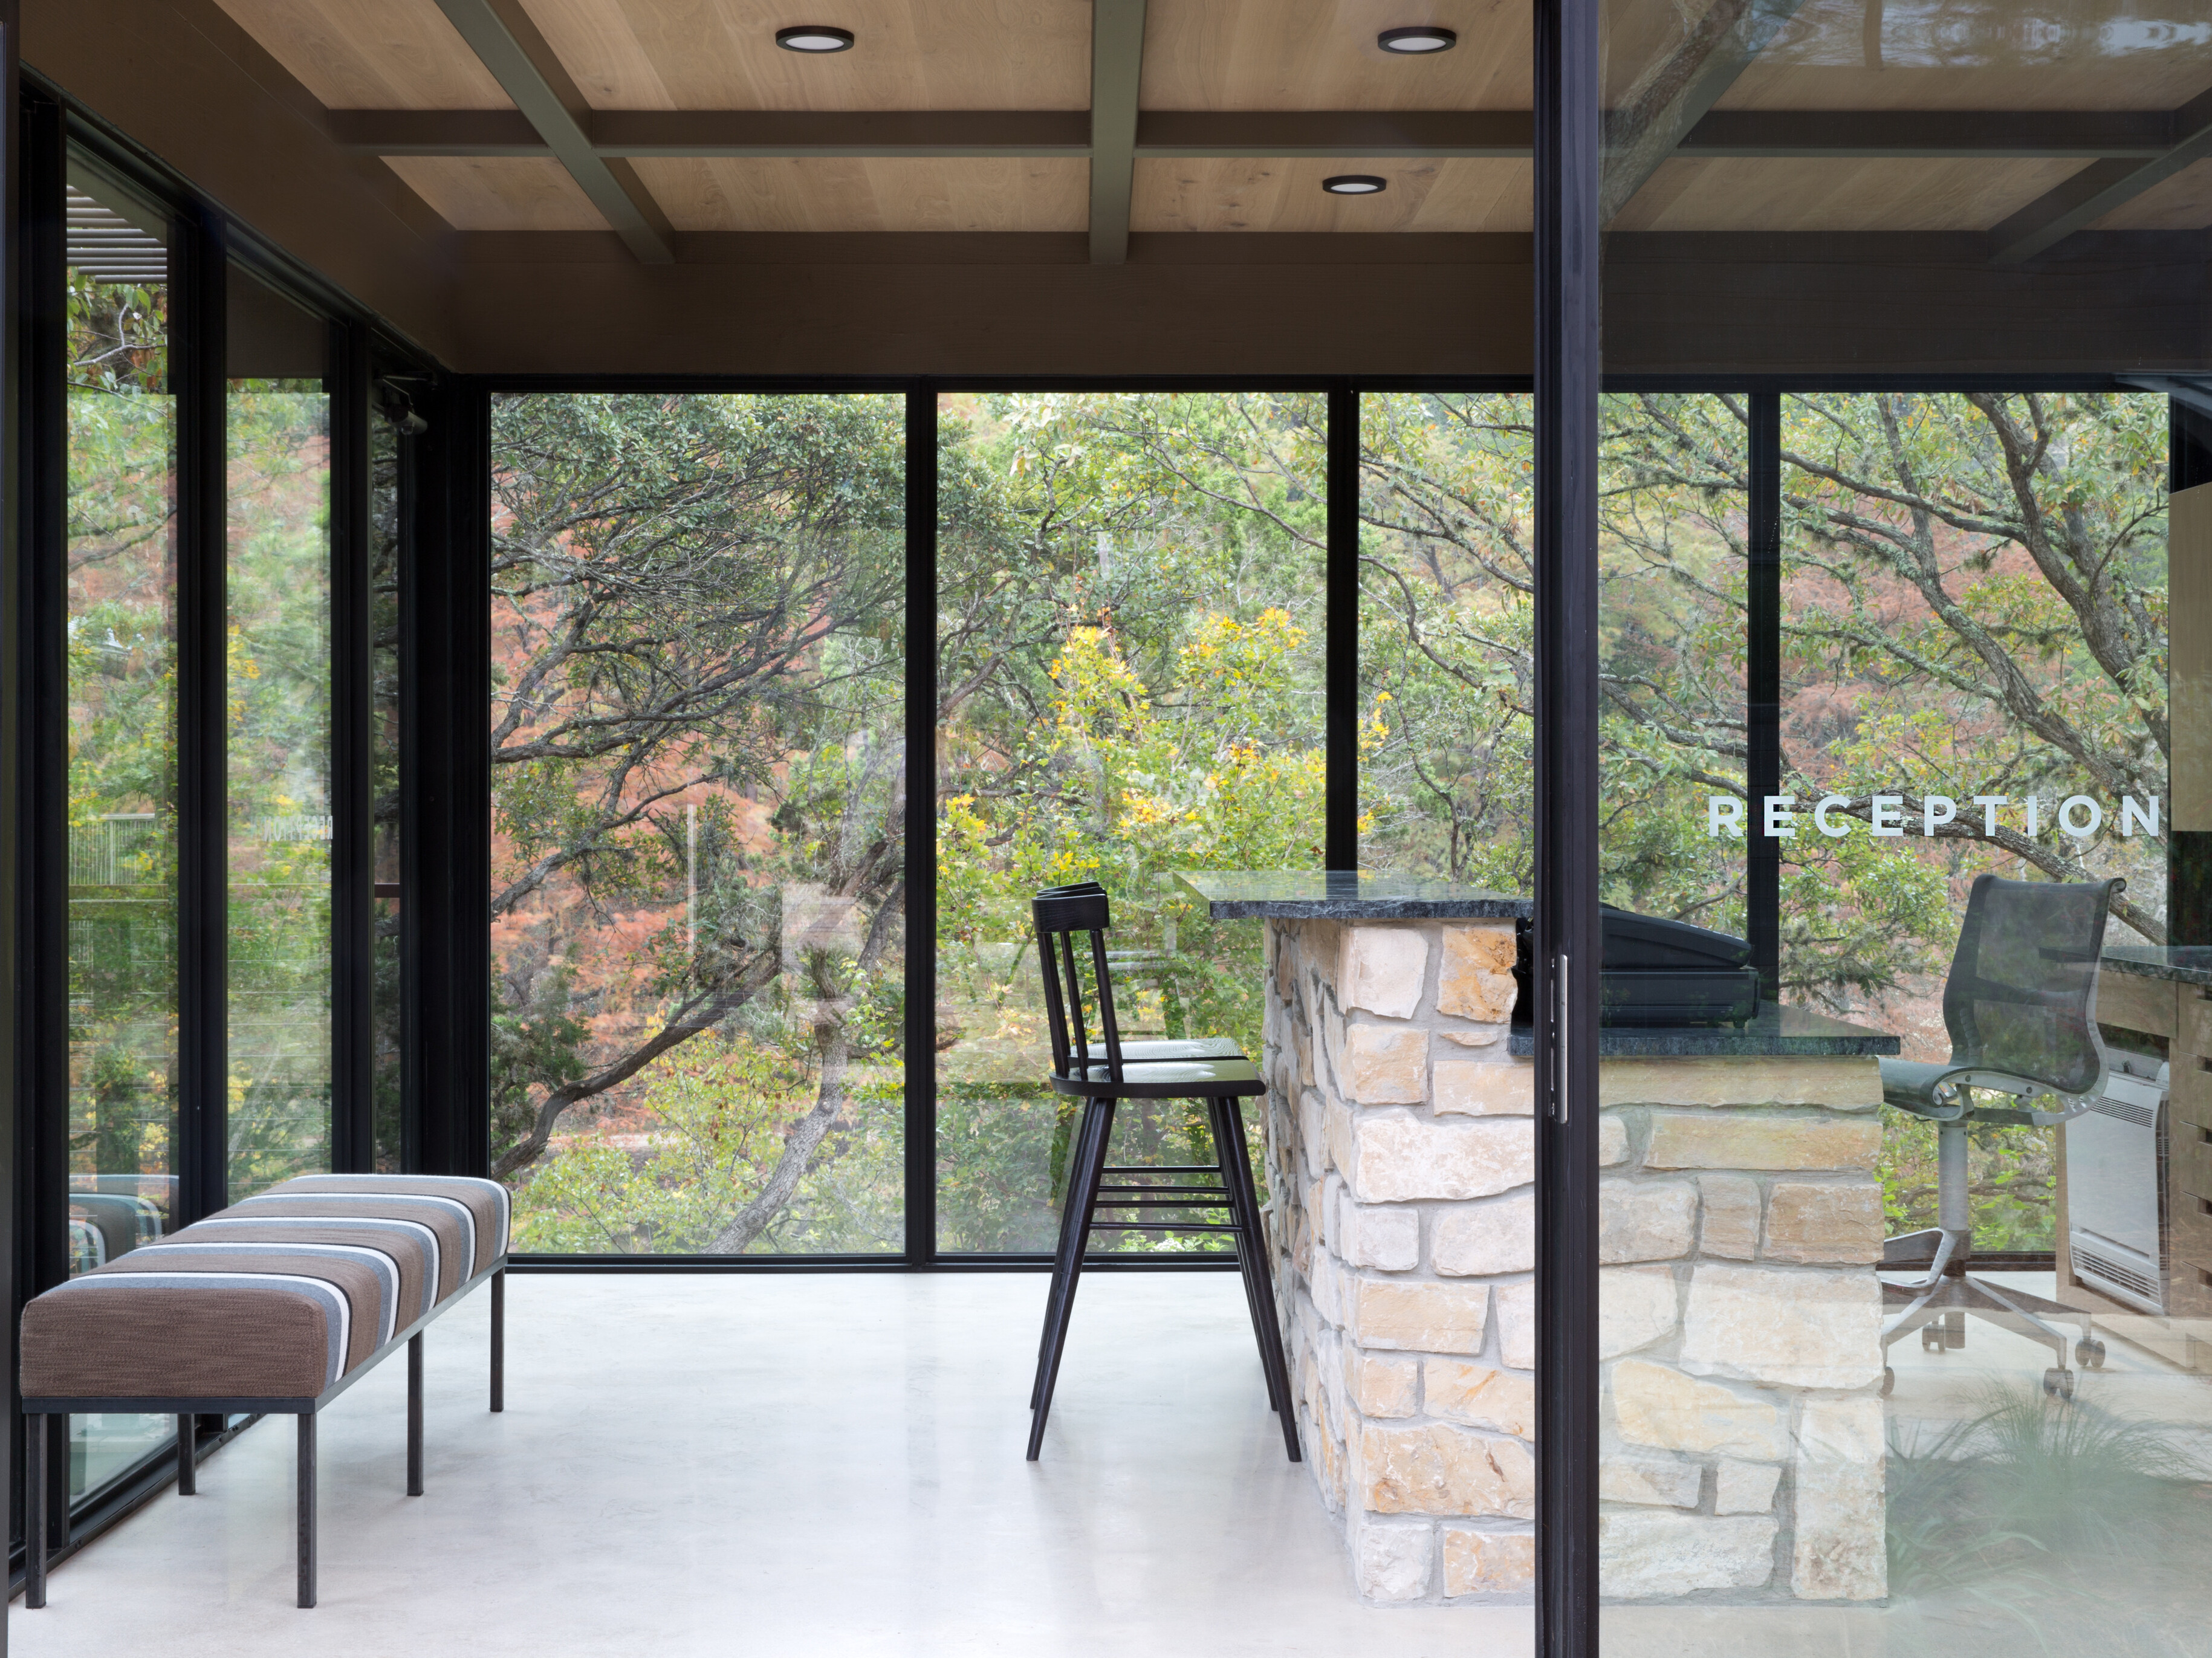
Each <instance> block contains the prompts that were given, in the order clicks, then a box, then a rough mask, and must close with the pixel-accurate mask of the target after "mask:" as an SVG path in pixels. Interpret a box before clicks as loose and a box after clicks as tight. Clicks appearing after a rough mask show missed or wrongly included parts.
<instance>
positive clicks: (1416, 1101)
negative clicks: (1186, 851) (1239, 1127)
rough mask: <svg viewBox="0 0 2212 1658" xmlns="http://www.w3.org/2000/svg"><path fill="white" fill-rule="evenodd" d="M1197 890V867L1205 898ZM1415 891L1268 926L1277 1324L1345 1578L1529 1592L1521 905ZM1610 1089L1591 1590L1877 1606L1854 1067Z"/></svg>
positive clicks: (1379, 1584)
mask: <svg viewBox="0 0 2212 1658" xmlns="http://www.w3.org/2000/svg"><path fill="white" fill-rule="evenodd" d="M1201 879H1203V881H1204V883H1205V884H1201ZM1214 879H1216V878H1190V883H1189V884H1191V885H1192V886H1193V887H1194V889H1195V890H1198V891H1200V894H1201V896H1212V895H1211V894H1210V893H1208V891H1207V886H1208V885H1210V884H1212V882H1213V880H1214ZM1309 879H1313V878H1309ZM1215 890H1219V889H1218V887H1216V888H1215ZM1477 896H1479V897H1480V899H1481V900H1482V901H1484V902H1485V904H1486V906H1488V905H1490V904H1491V902H1492V901H1495V900H1496V899H1497V895H1477ZM1427 902H1428V903H1429V904H1431V906H1435V907H1441V908H1444V910H1445V913H1442V914H1439V913H1437V908H1431V909H1430V910H1429V911H1428V913H1426V914H1420V913H1417V914H1413V915H1409V916H1402V917H1401V916H1400V915H1390V916H1389V917H1388V918H1387V919H1371V918H1364V917H1362V916H1360V915H1359V914H1358V913H1357V912H1356V911H1352V912H1350V913H1347V911H1346V908H1344V907H1343V906H1342V905H1341V904H1338V905H1336V906H1334V907H1333V908H1332V910H1331V912H1330V913H1328V914H1318V915H1313V914H1298V913H1297V911H1296V906H1295V905H1294V904H1292V903H1291V902H1289V901H1287V900H1285V901H1283V902H1280V903H1279V904H1277V905H1273V906H1270V907H1268V908H1264V909H1261V910H1260V911H1259V912H1257V913H1259V914H1261V915H1262V916H1263V918H1264V919H1265V920H1266V921H1267V932H1266V971H1267V988H1268V994H1267V1011H1266V1023H1265V1051H1264V1054H1263V1056H1262V1057H1261V1064H1262V1066H1263V1069H1264V1071H1265V1073H1266V1075H1267V1079H1268V1084H1269V1095H1268V1102H1267V1107H1268V1108H1267V1123H1266V1140H1265V1145H1266V1157H1267V1183H1268V1191H1269V1199H1268V1210H1267V1217H1268V1224H1269V1229H1270V1237H1271V1242H1272V1243H1273V1248H1274V1250H1275V1254H1276V1266H1275V1270H1276V1284H1277V1291H1278V1298H1279V1312H1280V1315H1281V1316H1282V1318H1283V1321H1284V1326H1285V1347H1286V1349H1287V1351H1288V1353H1289V1356H1290V1363H1291V1380H1292V1391H1293V1394H1294V1396H1295V1398H1296V1401H1297V1410H1298V1412H1299V1423H1300V1432H1301V1435H1302V1436H1303V1438H1304V1444H1305V1446H1306V1449H1307V1466H1308V1467H1310V1469H1311V1470H1312V1471H1313V1474H1314V1477H1315V1479H1316V1482H1317V1483H1318V1485H1319V1487H1320V1493H1321V1497H1322V1501H1323V1502H1324V1503H1326V1504H1327V1505H1328V1509H1329V1511H1330V1513H1331V1515H1333V1516H1334V1517H1335V1518H1336V1519H1337V1521H1339V1522H1340V1524H1341V1526H1342V1528H1343V1534H1344V1536H1345V1539H1346V1544H1347V1546H1348V1547H1349V1549H1350V1552H1351V1558H1352V1571H1353V1576H1354V1580H1355V1582H1356V1583H1357V1586H1358V1591H1359V1593H1360V1594H1362V1595H1363V1596H1364V1597H1365V1598H1366V1599H1368V1600H1371V1601H1375V1602H1378V1603H1387V1604H1394V1605H1404V1604H1413V1603H1420V1602H1444V1603H1448V1604H1454V1605H1481V1604H1494V1603H1497V1602H1499V1601H1514V1600H1528V1598H1529V1596H1530V1592H1531V1588H1532V1582H1533V1571H1534V1533H1533V1529H1532V1523H1531V1522H1532V1520H1533V1517H1534V1502H1535V1467H1534V1380H1535V1378H1534V1364H1535V1356H1536V1350H1535V1309H1534V1281H1533V1276H1534V1266H1535V1251H1534V1217H1535V1188H1534V1174H1535V1170H1534V1073H1533V1067H1532V1066H1531V1065H1530V1064H1529V1063H1528V1061H1527V1060H1524V1059H1521V1058H1518V1057H1516V1055H1515V1054H1513V1053H1512V1051H1511V1050H1512V1048H1513V1046H1514V1043H1513V1042H1512V1040H1511V1037H1512V1031H1511V1029H1510V1023H1509V1022H1510V1017H1511V1014H1512V1008H1513V1001H1514V982H1513V978H1512V966H1513V959H1514V922H1513V916H1514V914H1515V913H1516V912H1515V911H1513V910H1511V909H1504V910H1503V911H1501V910H1500V909H1498V908H1488V909H1487V913H1483V912H1481V911H1478V912H1477V913H1475V914H1461V915H1454V914H1449V907H1448V905H1447V904H1446V902H1445V900H1444V899H1443V898H1442V897H1440V896H1437V894H1436V893H1434V892H1431V894H1429V895H1427ZM1502 902H1509V903H1510V902H1513V901H1502ZM1522 913H1525V909H1524V910H1523V911H1522ZM1828 1023H1830V1024H1832V1023H1833V1022H1828ZM1837 1029H1840V1030H1845V1031H1850V1030H1851V1028H1850V1027H1838V1028H1837ZM1822 1034H1824V1035H1828V1036H1833V1035H1834V1034H1835V1033H1834V1032H1833V1031H1827V1032H1824V1033H1822ZM1852 1035H1855V1036H1856V1037H1857V1038H1859V1039H1862V1041H1863V1043H1864V1044H1865V1045H1866V1046H1870V1047H1872V1048H1875V1050H1877V1051H1878V1050H1879V1049H1880V1048H1882V1047H1884V1046H1887V1045H1888V1043H1887V1041H1886V1039H1882V1038H1880V1037H1879V1036H1877V1035H1875V1033H1871V1032H1866V1031H1852ZM1601 1096H1602V1103H1603V1108H1604V1121H1603V1126H1602V1130H1601V1157H1602V1159H1603V1162H1604V1163H1605V1165H1606V1172H1605V1175H1604V1178H1603V1181H1602V1184H1601V1199H1602V1211H1601V1227H1602V1231H1601V1242H1600V1248H1601V1260H1602V1261H1603V1262H1604V1265H1603V1266H1602V1267H1601V1279H1602V1283H1603V1291H1602V1299H1601V1340H1602V1344H1603V1356H1604V1359H1605V1362H1606V1372H1607V1375H1606V1397H1605V1403H1604V1406H1603V1432H1604V1435H1605V1442H1604V1465H1603V1473H1602V1490H1601V1496H1602V1499H1603V1507H1602V1512H1601V1527H1602V1537H1603V1559H1604V1563H1605V1573H1606V1583H1607V1593H1608V1594H1612V1595H1614V1596H1618V1597H1626V1598H1638V1599H1651V1598H1672V1597H1674V1596H1677V1595H1682V1594H1693V1595H1696V1596H1697V1597H1698V1598H1699V1599H1700V1600H1748V1601H1758V1600H1765V1601H1802V1600H1865V1599H1870V1598H1877V1597H1879V1596H1881V1594H1883V1592H1884V1585H1883V1561H1884V1552H1883V1526H1882V1454H1883V1453H1882V1439H1883V1428H1882V1404H1881V1396H1880V1392H1879V1386H1880V1382H1881V1349H1880V1343H1879V1331H1880V1321H1881V1296H1880V1288H1879V1286H1878V1285H1877V1284H1876V1283H1875V1277H1874V1271H1873V1263H1874V1262H1875V1260H1877V1259H1878V1258H1879V1256H1880V1253H1881V1236H1882V1231H1883V1226H1882V1213H1881V1189H1880V1187H1879V1185H1878V1183H1877V1182H1876V1180H1875V1173H1874V1169H1875V1158H1876V1155H1877V1153H1878V1151H1879V1149H1880V1145H1881V1121H1880V1113H1879V1110H1878V1107H1879V1105H1880V1102H1881V1086H1880V1082H1879V1079H1878V1075H1877V1069H1876V1065H1875V1059H1874V1058H1873V1057H1871V1055H1870V1054H1869V1053H1868V1052H1866V1051H1865V1048H1864V1047H1863V1048H1862V1049H1861V1051H1859V1052H1856V1053H1844V1054H1833V1053H1812V1054H1804V1053H1796V1054H1779V1055H1777V1054H1756V1053H1753V1054H1745V1053H1743V1052H1742V1051H1741V1049H1740V1048H1739V1049H1738V1050H1736V1051H1734V1052H1731V1053H1729V1054H1723V1055H1713V1054H1702V1055H1690V1056H1674V1055H1669V1056H1666V1057H1650V1058H1638V1057H1628V1056H1621V1057H1615V1058H1610V1059H1608V1060H1607V1061H1606V1064H1605V1069H1604V1072H1603V1073H1602V1075H1601Z"/></svg>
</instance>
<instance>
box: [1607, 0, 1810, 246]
mask: <svg viewBox="0 0 2212 1658" xmlns="http://www.w3.org/2000/svg"><path fill="white" fill-rule="evenodd" d="M1802 3H1803V0H1715V3H1714V4H1713V5H1711V7H1709V8H1708V9H1706V11H1705V14H1704V15H1702V16H1700V17H1699V19H1698V21H1696V22H1695V23H1694V24H1692V26H1691V27H1690V32H1689V34H1688V36H1687V37H1686V39H1684V40H1683V42H1682V44H1681V45H1680V46H1678V47H1677V48H1675V50H1674V52H1672V53H1671V54H1670V55H1669V56H1668V57H1667V58H1663V59H1662V60H1661V62H1660V63H1659V64H1658V65H1657V66H1656V68H1655V69H1654V70H1652V71H1651V72H1650V74H1649V75H1648V76H1645V77H1644V79H1643V81H1642V82H1640V83H1639V84H1638V86H1637V88H1635V90H1634V92H1633V93H1632V96H1631V98H1630V100H1629V102H1628V104H1627V105H1626V106H1625V107H1623V108H1621V109H1618V110H1615V111H1613V112H1612V113H1611V114H1610V115H1609V116H1608V117H1607V121H1606V135H1605V143H1606V155H1605V182H1604V184H1603V185H1602V186H1601V188H1600V191H1599V195H1598V222H1599V223H1600V224H1609V223H1611V222H1613V216H1614V215H1615V214H1617V213H1619V212H1620V210H1621V209H1622V208H1624V207H1626V206H1627V205H1628V202H1629V198H1630V197H1632V196H1634V195H1635V194H1636V192H1637V191H1639V190H1641V189H1643V188H1644V184H1645V182H1646V181H1647V180H1648V179H1650V177H1651V175H1652V174H1653V173H1656V172H1657V171H1658V170H1659V169H1660V167H1662V165H1663V164H1664V163H1665V162H1666V161H1667V160H1668V158H1669V157H1670V156H1672V155H1674V153H1675V151H1676V150H1677V149H1679V148H1680V145H1681V143H1682V141H1683V140H1684V139H1685V138H1686V137H1689V136H1690V133H1691V131H1692V129H1693V128H1695V127H1696V126H1697V125H1698V123H1699V122H1700V121H1701V120H1703V119H1704V118H1705V116H1706V114H1707V113H1708V112H1711V109H1712V106H1714V105H1715V104H1717V103H1718V102H1719V101H1720V99H1721V94H1723V93H1725V92H1726V91H1727V90H1728V89H1729V88H1730V87H1732V86H1734V85H1735V82H1736V77H1737V76H1740V75H1741V74H1742V73H1743V72H1744V70H1747V69H1748V68H1749V67H1750V66H1751V64H1752V60H1753V58H1757V57H1758V56H1759V53H1760V52H1764V51H1765V50H1766V48H1767V46H1768V45H1769V44H1770V43H1771V41H1772V40H1773V39H1774V37H1775V36H1776V35H1777V34H1778V33H1781V32H1782V28H1783V26H1784V24H1786V23H1788V22H1789V21H1790V18H1791V17H1792V16H1794V15H1796V11H1797V8H1798V7H1799V6H1800V5H1801V4H1802Z"/></svg>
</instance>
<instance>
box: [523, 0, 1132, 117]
mask: <svg viewBox="0 0 2212 1658" xmlns="http://www.w3.org/2000/svg"><path fill="white" fill-rule="evenodd" d="M524 3H525V5H526V8H527V9H528V10H529V13H530V15H531V17H532V20H533V21H535V22H536V23H537V24H538V27H539V29H540V30H542V31H543V32H544V35H545V38H546V39H547V40H548V41H549V42H550V43H551V45H552V46H553V49H554V50H555V51H556V52H558V53H559V54H560V56H561V61H562V64H563V65H564V66H565V67H566V68H567V69H568V73H569V74H570V75H571V76H574V77H575V81H576V83H577V85H579V86H580V87H581V88H583V91H584V95H585V96H586V97H587V98H589V99H590V100H592V105H593V106H595V107H597V108H600V109H805V110H839V109H865V110H878V109H1086V108H1088V107H1089V106H1090V104H1091V8H1090V7H1089V6H1087V5H1085V4H1084V3H1082V0H524ZM794 23H827V24H830V25H834V26H835V27H839V28H847V29H850V30H851V31H852V32H853V33H854V38H855V41H856V44H855V45H854V47H853V49H852V50H851V51H849V52H834V53H827V54H823V55H821V56H817V57H810V56H808V55H807V54H805V53H804V52H786V51H784V50H783V49H782V48H781V47H780V46H777V45H776V44H775V32H776V30H778V29H779V28H784V27H788V26H790V25H792V24H794Z"/></svg>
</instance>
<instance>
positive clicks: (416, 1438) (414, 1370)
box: [407, 1330, 422, 1497]
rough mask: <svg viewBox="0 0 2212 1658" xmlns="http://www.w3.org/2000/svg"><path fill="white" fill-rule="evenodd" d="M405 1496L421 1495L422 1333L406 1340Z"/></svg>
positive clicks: (417, 1332) (419, 1332) (418, 1332)
mask: <svg viewBox="0 0 2212 1658" xmlns="http://www.w3.org/2000/svg"><path fill="white" fill-rule="evenodd" d="M407 1495H408V1496H410V1497H420V1496H422V1332H421V1331H420V1330H417V1331H416V1333H414V1334H413V1335H411V1336H410V1337H408V1338H407Z"/></svg>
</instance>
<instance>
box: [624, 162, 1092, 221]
mask: <svg viewBox="0 0 2212 1658" xmlns="http://www.w3.org/2000/svg"><path fill="white" fill-rule="evenodd" d="M635 167H636V168H637V172H638V176H639V177H640V178H641V179H643V180H644V181H645V185H646V187H647V189H648V190H650V191H653V197H654V199H655V200H657V201H658V202H659V203H660V206H661V210H662V211H663V212H665V213H666V214H667V215H668V219H669V222H670V223H671V224H673V225H674V226H675V227H676V228H677V229H678V230H679V231H688V230H754V231H792V230H889V231H917V230H936V231H947V230H961V231H1045V230H1059V231H1067V230H1081V229H1082V228H1084V226H1085V224H1086V223H1088V222H1089V212H1090V201H1091V164H1090V163H1089V162H1088V161H1066V160H1056V161H1046V160H1002V159H998V158H987V157H986V158H962V159H953V160H930V161H923V160H865V161H864V160H855V159H850V158H847V157H842V156H803V157H801V156H793V157H775V158H766V157H762V158H747V159H743V160H732V159H730V158H727V157H714V156H705V157H699V158H696V159H686V160H682V161H670V160H664V159H653V158H648V157H641V158H640V159H639V160H638V161H636V162H635Z"/></svg>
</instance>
